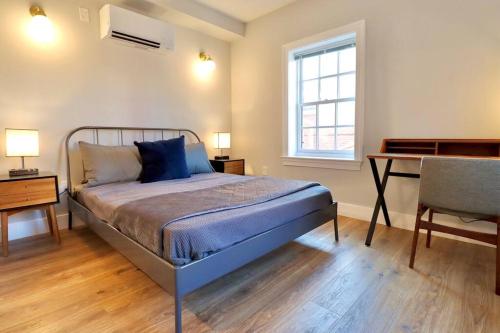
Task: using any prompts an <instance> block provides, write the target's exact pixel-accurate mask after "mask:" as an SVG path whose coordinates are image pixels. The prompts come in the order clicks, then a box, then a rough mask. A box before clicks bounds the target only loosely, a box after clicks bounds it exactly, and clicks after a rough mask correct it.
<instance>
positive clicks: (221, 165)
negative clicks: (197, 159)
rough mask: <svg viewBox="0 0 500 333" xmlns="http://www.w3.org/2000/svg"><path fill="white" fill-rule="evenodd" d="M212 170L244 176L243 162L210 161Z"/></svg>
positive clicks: (239, 160)
mask: <svg viewBox="0 0 500 333" xmlns="http://www.w3.org/2000/svg"><path fill="white" fill-rule="evenodd" d="M210 163H211V164H212V166H213V168H214V169H215V171H217V172H224V173H232V174H235V175H244V174H245V160H244V159H238V160H236V159H234V160H210Z"/></svg>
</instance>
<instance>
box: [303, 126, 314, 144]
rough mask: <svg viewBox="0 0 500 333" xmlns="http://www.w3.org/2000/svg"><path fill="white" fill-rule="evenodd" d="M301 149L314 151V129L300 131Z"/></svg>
mask: <svg viewBox="0 0 500 333" xmlns="http://www.w3.org/2000/svg"><path fill="white" fill-rule="evenodd" d="M302 149H316V129H315V128H304V129H302Z"/></svg>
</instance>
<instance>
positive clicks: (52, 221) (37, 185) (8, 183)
mask: <svg viewBox="0 0 500 333" xmlns="http://www.w3.org/2000/svg"><path fill="white" fill-rule="evenodd" d="M56 203H59V188H58V183H57V175H54V174H51V173H40V174H38V175H32V176H19V177H9V176H0V214H1V219H2V250H3V255H4V257H6V256H8V255H9V243H8V239H9V237H8V235H9V230H8V229H9V227H8V223H9V216H11V215H14V214H16V213H19V212H22V211H25V210H29V209H43V210H44V211H45V214H46V215H47V221H48V225H49V231H50V234H51V235H53V236H54V237H55V239H56V241H57V243H61V237H60V236H59V229H58V227H57V218H56V211H55V209H54V204H56Z"/></svg>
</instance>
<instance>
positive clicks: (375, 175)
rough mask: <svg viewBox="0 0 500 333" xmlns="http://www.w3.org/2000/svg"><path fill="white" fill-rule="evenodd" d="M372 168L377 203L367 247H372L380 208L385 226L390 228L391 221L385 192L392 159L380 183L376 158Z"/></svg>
mask: <svg viewBox="0 0 500 333" xmlns="http://www.w3.org/2000/svg"><path fill="white" fill-rule="evenodd" d="M370 166H371V167H372V172H373V179H374V181H375V186H376V187H377V193H378V197H377V202H376V203H375V208H374V209H373V215H372V220H371V222H370V228H369V229H368V235H366V242H365V245H366V246H370V245H371V243H372V238H373V233H374V232H375V226H376V225H377V219H378V214H379V212H380V207H381V206H382V212H383V213H384V218H385V224H386V225H387V226H388V227H390V226H391V220H390V219H389V212H388V211H387V205H386V204H385V199H384V191H385V187H386V185H387V180H388V179H389V172H390V171H391V166H392V159H388V160H387V164H386V166H385V171H384V176H383V177H382V181H380V176H379V174H378V168H377V162H376V161H375V159H374V158H370Z"/></svg>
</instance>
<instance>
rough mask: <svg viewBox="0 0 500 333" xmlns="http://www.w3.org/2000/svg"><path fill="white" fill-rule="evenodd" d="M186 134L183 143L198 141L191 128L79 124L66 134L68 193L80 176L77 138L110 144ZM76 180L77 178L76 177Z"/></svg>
mask: <svg viewBox="0 0 500 333" xmlns="http://www.w3.org/2000/svg"><path fill="white" fill-rule="evenodd" d="M181 135H184V136H185V137H186V143H196V142H201V140H200V137H199V136H198V134H196V133H195V132H194V131H192V130H189V129H185V128H151V127H113V126H82V127H78V128H75V129H74V130H72V131H71V132H69V134H68V135H67V136H66V141H65V150H66V174H67V180H66V181H67V186H68V193H69V195H71V196H73V195H74V186H73V185H72V184H75V183H78V184H80V181H81V179H82V178H83V164H82V159H81V156H80V152H79V149H78V141H86V142H90V143H95V144H105V145H110V146H124V145H132V144H133V142H134V141H141V142H143V141H146V140H150V141H155V140H164V139H171V138H176V137H180V136H181ZM78 179H80V180H78Z"/></svg>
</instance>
